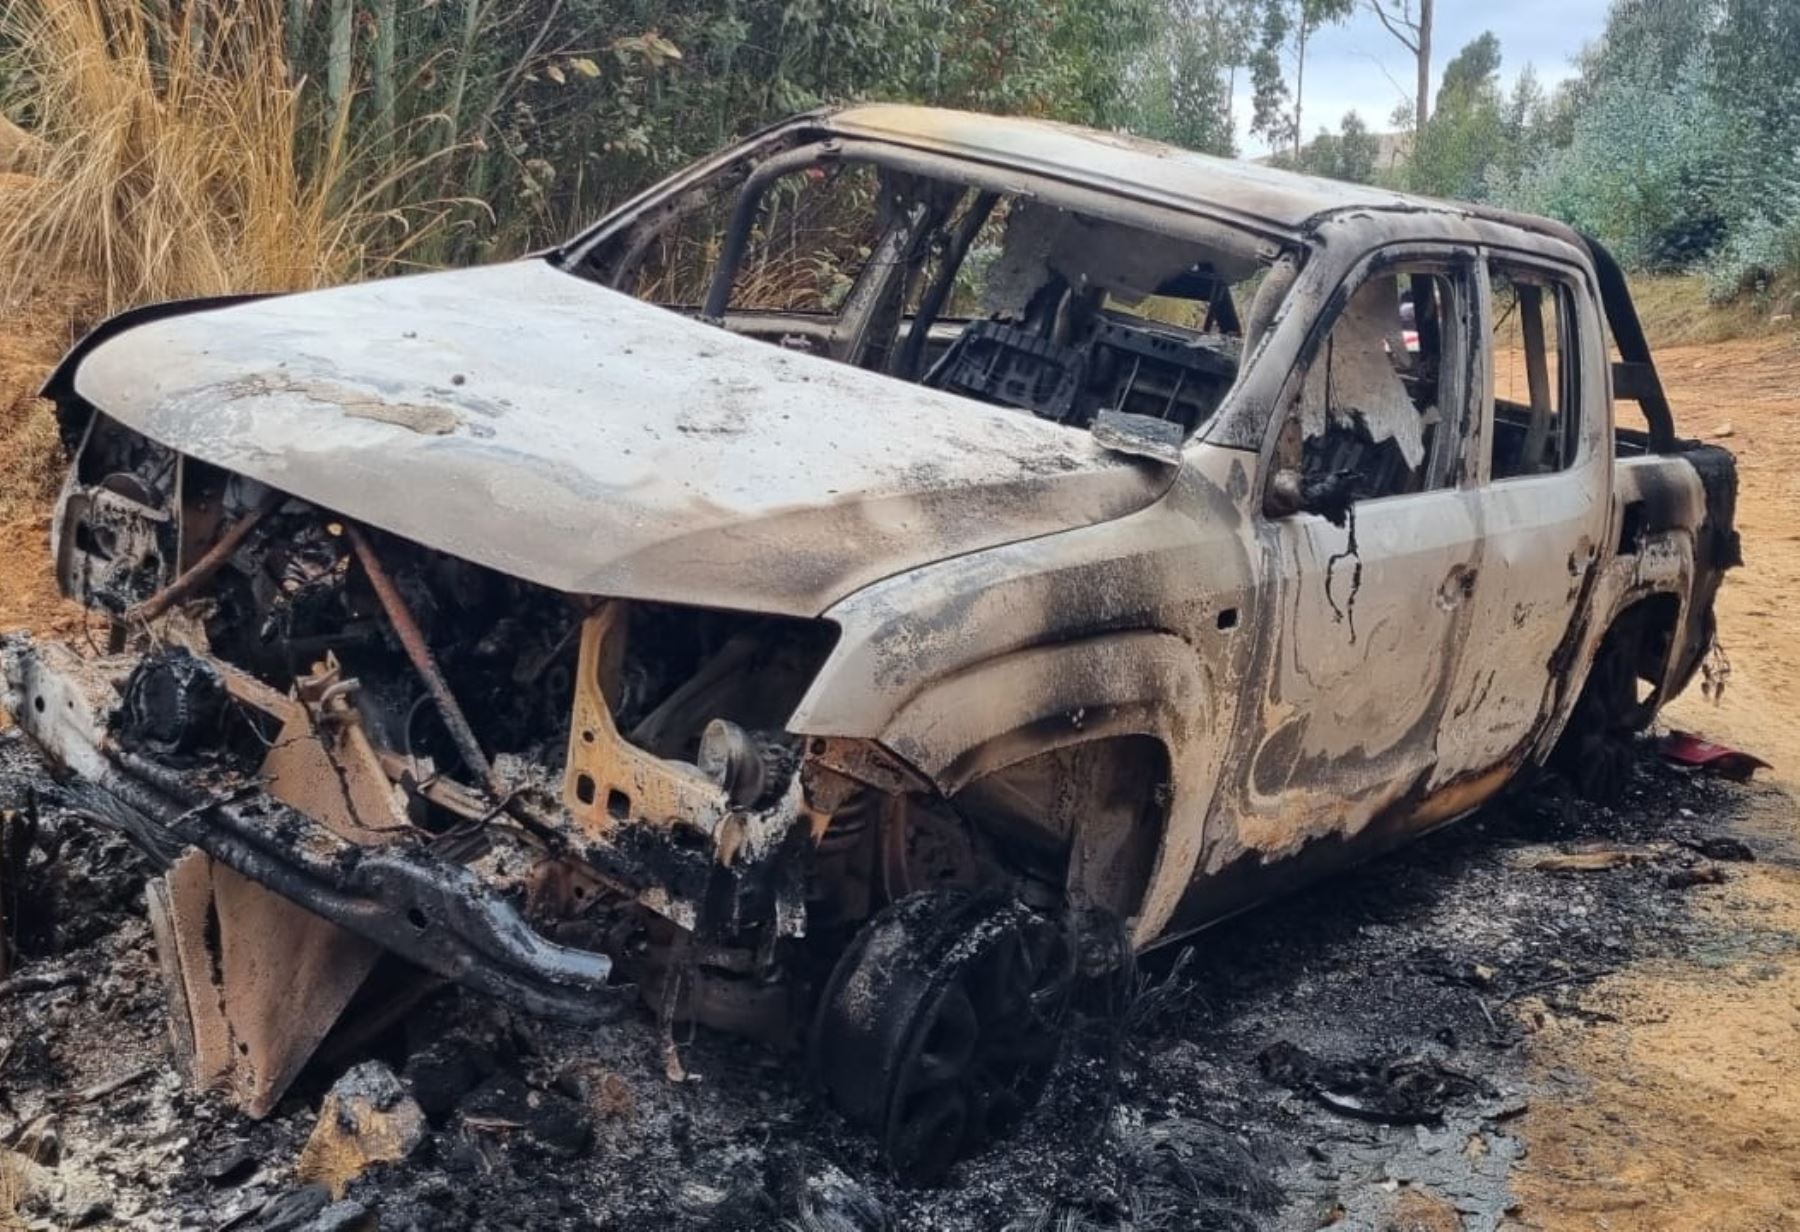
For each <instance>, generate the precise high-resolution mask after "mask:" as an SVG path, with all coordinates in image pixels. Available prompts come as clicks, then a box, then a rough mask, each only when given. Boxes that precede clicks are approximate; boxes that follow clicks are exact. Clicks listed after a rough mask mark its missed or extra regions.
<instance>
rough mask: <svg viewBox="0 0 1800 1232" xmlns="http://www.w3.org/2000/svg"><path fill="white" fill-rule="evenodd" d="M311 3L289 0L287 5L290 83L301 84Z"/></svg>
mask: <svg viewBox="0 0 1800 1232" xmlns="http://www.w3.org/2000/svg"><path fill="white" fill-rule="evenodd" d="M308 8H310V5H309V4H308V3H307V0H288V6H287V60H288V83H289V84H290V85H299V84H300V78H301V77H302V76H304V73H303V72H302V71H301V68H300V58H301V56H303V55H304V54H305V52H306V16H307V10H308Z"/></svg>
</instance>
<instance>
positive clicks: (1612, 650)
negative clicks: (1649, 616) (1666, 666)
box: [1551, 612, 1656, 804]
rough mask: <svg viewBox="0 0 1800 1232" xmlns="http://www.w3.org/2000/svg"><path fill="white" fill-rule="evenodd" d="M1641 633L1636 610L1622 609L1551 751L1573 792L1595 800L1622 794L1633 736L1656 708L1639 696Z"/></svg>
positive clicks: (1634, 749)
mask: <svg viewBox="0 0 1800 1232" xmlns="http://www.w3.org/2000/svg"><path fill="white" fill-rule="evenodd" d="M1642 637H1643V630H1642V628H1641V620H1640V619H1638V617H1637V613H1635V612H1628V613H1626V614H1625V616H1624V617H1622V618H1621V619H1620V620H1619V622H1618V623H1617V624H1615V625H1614V626H1613V628H1612V629H1611V630H1610V631H1609V632H1608V633H1607V635H1606V637H1605V638H1604V639H1603V640H1602V642H1601V643H1600V649H1599V650H1598V651H1597V652H1595V655H1594V665H1593V667H1592V668H1591V669H1589V671H1588V678H1587V681H1586V682H1585V683H1584V684H1583V685H1582V689H1581V696H1580V697H1579V698H1578V699H1577V700H1576V702H1575V709H1574V711H1573V712H1572V713H1571V714H1570V716H1569V725H1568V727H1567V728H1566V729H1565V730H1564V732H1563V735H1562V739H1561V740H1559V741H1558V742H1557V746H1556V750H1555V752H1554V753H1552V755H1551V764H1552V765H1554V766H1555V767H1556V769H1557V770H1559V771H1560V772H1561V773H1562V774H1563V776H1564V777H1565V778H1567V779H1568V780H1569V782H1570V783H1571V784H1573V786H1574V788H1575V790H1576V792H1578V793H1579V794H1580V795H1581V796H1582V798H1584V799H1587V800H1592V801H1594V802H1596V803H1599V804H1610V803H1613V802H1614V801H1617V800H1618V799H1619V798H1620V796H1622V795H1623V794H1624V792H1625V788H1626V785H1627V784H1629V783H1630V781H1631V770H1632V766H1633V765H1634V764H1635V762H1636V761H1637V735H1638V733H1639V732H1641V731H1643V730H1644V728H1645V727H1647V726H1648V725H1649V722H1650V719H1651V718H1652V717H1653V715H1654V714H1655V711H1656V706H1655V699H1654V697H1652V699H1651V700H1649V701H1644V700H1641V699H1640V698H1639V697H1638V676H1639V664H1638V659H1639V657H1640V654H1641V642H1642Z"/></svg>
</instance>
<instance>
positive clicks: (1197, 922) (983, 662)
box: [4, 106, 1737, 1177]
mask: <svg viewBox="0 0 1800 1232" xmlns="http://www.w3.org/2000/svg"><path fill="white" fill-rule="evenodd" d="M1615 351H1616V356H1617V357H1616V359H1615V358H1614V353H1615ZM46 394H47V396H48V397H50V398H52V399H53V400H54V401H55V403H56V405H57V407H58V409H59V411H60V415H61V423H62V425H63V429H64V433H65V437H66V440H67V443H68V446H69V448H70V450H71V452H72V456H73V470H72V472H71V474H70V477H69V480H68V484H67V487H66V489H65V490H64V493H63V495H62V498H61V503H60V506H59V511H58V516H57V519H56V524H55V530H54V550H55V558H56V566H57V569H58V572H59V577H60V579H61V584H62V585H63V587H64V588H65V589H66V590H67V592H68V593H69V594H70V595H72V596H75V597H77V598H78V599H80V600H81V601H82V602H83V603H85V604H86V605H87V606H88V607H89V608H90V609H92V611H93V612H94V613H96V614H97V615H98V616H99V617H100V618H102V621H101V623H103V624H104V626H105V631H104V632H103V633H101V632H99V631H96V632H95V636H93V637H91V638H90V639H89V641H88V644H85V645H84V644H55V643H45V642H34V641H32V640H30V639H27V638H22V637H15V638H13V639H11V640H9V641H8V642H6V643H5V646H4V681H5V699H4V700H5V705H6V708H7V710H8V711H9V712H10V713H11V714H12V715H13V716H14V717H15V718H16V720H17V722H18V723H19V724H20V725H21V726H22V727H23V728H24V729H25V730H26V731H27V732H28V733H29V735H30V736H31V737H32V739H33V740H34V741H35V742H36V743H37V744H38V745H40V746H41V747H42V748H43V749H44V750H45V752H46V753H47V754H48V755H49V756H50V758H51V759H52V760H53V761H54V762H55V763H56V764H58V765H60V766H61V767H63V768H64V769H65V770H66V772H67V773H66V775H65V778H64V786H63V788H62V790H63V792H64V796H63V801H62V802H63V804H64V805H65V806H66V807H68V808H70V809H73V810H75V811H77V812H79V813H81V814H83V815H85V816H88V817H91V818H93V819H94V820H96V821H98V822H102V823H104V824H108V825H111V826H115V827H118V828H120V829H122V830H124V831H126V832H128V833H129V834H131V835H132V836H133V837H134V838H135V839H136V840H137V841H138V842H139V843H140V844H141V845H142V846H143V847H144V848H145V849H146V850H147V851H149V852H151V853H152V854H153V855H154V856H155V857H156V859H157V860H158V861H159V862H160V864H161V866H162V867H163V868H164V870H165V871H164V873H163V875H162V876H161V877H160V878H159V879H158V880H157V881H156V882H154V883H153V885H152V892H151V894H150V896H149V897H150V911H151V915H152V922H153V925H154V927H155V931H156V936H157V938H158V943H159V945H158V948H159V951H160V957H161V960H162V962H163V964H164V967H165V970H166V973H167V976H168V981H169V985H170V1001H171V1021H172V1024H173V1031H174V1034H175V1037H176V1040H177V1043H178V1048H177V1051H178V1055H179V1056H180V1057H181V1059H182V1062H183V1064H184V1065H185V1066H186V1068H187V1069H188V1071H189V1072H190V1076H191V1077H192V1079H193V1080H194V1081H195V1082H197V1083H220V1084H225V1085H227V1086H228V1087H229V1088H230V1089H231V1090H232V1091H233V1092H234V1093H235V1095H236V1097H237V1098H238V1099H239V1100H240V1101H241V1102H242V1103H243V1104H244V1105H245V1106H246V1107H247V1108H248V1109H249V1110H250V1111H251V1112H253V1113H261V1112H264V1111H266V1110H267V1109H269V1108H270V1107H271V1106H272V1105H273V1102H274V1100H275V1099H276V1098H277V1097H278V1096H279V1094H280V1092H281V1091H282V1090H283V1089H284V1088H285V1087H286V1086H287V1084H288V1083H289V1082H290V1081H291V1080H292V1079H293V1078H294V1076H295V1074H296V1073H297V1071H298V1070H299V1068H300V1067H301V1066H302V1065H303V1064H304V1062H305V1061H306V1059H307V1058H308V1056H309V1055H310V1054H311V1053H312V1052H313V1051H314V1049H315V1048H316V1047H317V1046H318V1045H319V1043H320V1042H321V1040H322V1039H323V1038H324V1037H325V1036H326V1034H327V1033H328V1032H329V1031H331V1030H332V1029H333V1026H334V1023H337V1022H338V1021H339V1019H340V1018H343V1017H345V1013H346V1011H347V1010H353V1011H354V1012H355V1013H373V1014H376V1015H377V1016H379V1015H380V1013H382V1012H386V1013H388V1014H389V1015H391V1014H392V1013H394V1012H398V1011H396V1009H395V1006H396V1005H399V1004H401V1003H403V1002H404V998H405V995H407V994H406V991H405V990H407V989H410V988H415V987H417V986H419V985H420V984H421V983H422V982H428V981H430V980H437V981H439V982H441V981H444V980H449V981H457V982H460V983H461V984H463V985H466V986H468V987H470V988H472V989H475V990H478V991H480V992H482V993H486V994H490V995H492V996H495V997H498V998H502V999H504V1000H505V1001H507V1002H508V1003H510V1004H511V1005H513V1006H515V1007H517V1008H518V1009H520V1010H522V1011H525V1012H529V1013H534V1014H545V1015H558V1016H561V1017H564V1018H572V1019H576V1020H584V1019H595V1018H597V1017H599V1016H602V1015H606V1014H608V1013H612V1012H617V1011H619V1010H620V1009H621V1008H622V1007H625V1006H630V1005H636V1004H639V1003H642V1004H645V1005H647V1006H648V1009H649V1012H651V1013H654V1014H656V1015H657V1016H658V1017H659V1018H660V1020H661V1021H662V1023H663V1024H664V1025H665V1027H667V1026H669V1025H671V1024H676V1023H701V1024H707V1025H710V1026H712V1027H716V1028H720V1029H724V1030H730V1031H736V1032H741V1033H745V1034H748V1035H752V1036H755V1037H757V1038H760V1039H763V1040H766V1041H768V1042H769V1043H770V1044H771V1045H773V1046H776V1047H784V1048H793V1049H796V1050H798V1049H804V1051H805V1053H806V1058H807V1064H809V1065H810V1067H811V1069H812V1072H813V1073H814V1075H815V1076H816V1078H817V1080H818V1082H819V1083H820V1085H821V1088H822V1090H823V1091H824V1092H825V1093H826V1095H827V1096H828V1097H829V1098H830V1099H831V1100H832V1101H833V1102H834V1103H835V1104H836V1105H837V1107H839V1108H840V1109H841V1110H842V1111H843V1113H844V1114H845V1115H846V1116H847V1117H848V1118H849V1119H850V1120H852V1121H853V1122H855V1123H857V1124H859V1125H862V1126H865V1127H867V1128H868V1129H869V1130H870V1131H872V1132H873V1133H874V1134H876V1135H877V1136H878V1137H879V1138H880V1139H881V1141H882V1142H883V1143H884V1144H885V1147H886V1150H887V1151H888V1153H889V1156H890V1158H891V1159H892V1160H893V1162H894V1164H895V1166H896V1167H897V1168H899V1169H901V1170H903V1171H905V1172H906V1173H908V1174H910V1175H913V1176H920V1177H929V1176H931V1175H933V1174H935V1173H936V1172H938V1171H940V1170H941V1169H942V1168H943V1167H944V1166H945V1164H946V1163H948V1162H949V1160H950V1159H952V1158H953V1157H955V1156H956V1155H958V1154H960V1153H963V1152H965V1151H967V1150H968V1149H970V1148H972V1147H974V1146H975V1145H977V1144H978V1143H980V1142H981V1141H982V1140H983V1139H984V1138H986V1137H988V1136H989V1135H991V1134H993V1133H994V1132H996V1131H997V1130H998V1129H1000V1128H1003V1127H1004V1125H1005V1124H1006V1122H1007V1121H1008V1120H1009V1118H1011V1117H1013V1116H1015V1115H1016V1114H1017V1112H1018V1110H1019V1109H1020V1108H1021V1107H1022V1106H1023V1105H1024V1104H1025V1102H1026V1101H1027V1100H1029V1099H1030V1098H1031V1096H1032V1093H1033V1090H1034V1089H1035V1087H1036V1085H1037V1084H1038V1083H1039V1082H1040V1081H1041V1080H1042V1077H1043V1075H1044V1073H1045V1072H1046V1070H1047V1068H1048V1066H1049V1065H1050V1064H1051V1062H1052V1061H1053V1060H1054V1057H1055V1055H1056V1050H1057V1047H1058V1039H1059V1033H1060V1032H1061V1031H1062V1029H1063V1024H1064V1021H1065V1015H1066V1014H1068V1013H1069V1007H1070V1005H1071V1003H1072V1002H1075V1001H1077V1000H1082V999H1085V1000H1086V1001H1087V1002H1088V1003H1089V1004H1091V1005H1096V1006H1102V1007H1103V1006H1105V1005H1106V1004H1108V1003H1109V1000H1112V1001H1116V998H1117V995H1118V990H1119V985H1120V983H1121V980H1122V976H1121V973H1123V972H1128V971H1129V965H1130V962H1131V956H1132V954H1133V953H1134V952H1135V951H1137V950H1141V949H1143V948H1144V947H1148V946H1152V945H1155V944H1157V943H1159V942H1166V941H1168V940H1169V939H1171V938H1174V937H1178V936H1181V935H1183V934H1185V933H1188V932H1191V931H1192V930H1194V929H1196V928H1198V927H1199V926H1201V925H1204V924H1206V923H1207V922H1209V921H1214V920H1217V919H1219V918H1221V917H1223V916H1225V915H1227V914H1229V913H1231V912H1234V911H1237V910H1240V909H1242V908H1244V907H1246V906H1249V905H1251V904H1253V903H1256V902H1257V901H1259V900H1262V899H1265V898H1267V897H1269V896H1270V895H1272V894H1275V893H1277V892H1278V891H1281V890H1284V889H1286V888H1289V887H1292V886H1294V885H1296V884H1298V883H1300V882H1302V881H1304V880H1306V879H1307V878H1310V877H1313V876H1316V875H1318V874H1320V873H1322V872H1325V871H1327V870H1331V869H1336V868H1340V867H1342V866H1344V865H1346V864H1347V863H1349V862H1352V861H1356V860H1360V859H1363V858H1365V857H1367V856H1369V855H1371V854H1373V853H1376V852H1378V851H1380V850H1382V849H1384V848H1387V847H1390V846H1392V845H1394V844H1396V843H1399V842H1401V841H1403V840H1405V839H1407V838H1409V837H1411V836H1414V835H1417V834H1419V833H1421V832H1423V831H1426V830H1429V829H1431V828H1433V827H1435V826H1439V825H1442V824H1444V823H1446V822H1449V821H1452V820H1454V819H1456V818H1459V817H1462V816H1464V815H1466V814H1468V813H1469V812H1471V811H1472V810H1474V809H1475V808H1477V807H1478V806H1479V805H1481V804H1482V803H1483V801H1485V800H1487V799H1489V798H1490V797H1492V796H1493V795H1494V794H1495V793H1496V792H1498V791H1499V790H1500V789H1501V788H1502V787H1503V786H1505V785H1506V784H1507V783H1508V782H1509V781H1511V780H1513V779H1515V778H1516V777H1517V776H1519V775H1521V774H1522V773H1525V772H1527V771H1529V770H1531V769H1532V768H1534V767H1537V766H1541V765H1543V764H1545V763H1546V762H1553V761H1554V762H1560V763H1561V764H1562V765H1563V767H1564V768H1565V769H1566V771H1567V772H1568V774H1569V776H1570V777H1571V779H1572V780H1573V781H1574V782H1576V783H1577V784H1578V785H1579V787H1580V788H1581V789H1582V790H1585V791H1588V792H1594V793H1600V792H1605V791H1607V790H1608V789H1609V787H1610V786H1611V785H1613V784H1615V783H1616V782H1617V780H1618V778H1619V777H1620V775H1621V774H1623V773H1624V772H1625V771H1626V770H1627V769H1628V765H1627V759H1628V758H1629V756H1630V743H1631V736H1632V734H1633V733H1635V732H1637V731H1639V730H1641V729H1642V728H1644V727H1645V726H1646V725H1647V723H1648V722H1649V721H1650V719H1651V717H1652V715H1653V714H1654V713H1655V711H1656V709H1657V707H1658V705H1659V704H1660V703H1661V702H1662V701H1663V700H1665V699H1666V698H1668V697H1670V696H1672V695H1673V694H1674V693H1676V692H1677V691H1678V690H1680V689H1681V688H1682V687H1683V686H1684V685H1685V684H1686V683H1687V682H1688V680H1689V679H1690V678H1691V677H1692V676H1693V675H1694V674H1695V672H1696V671H1697V670H1698V668H1699V667H1700V665H1701V663H1702V660H1703V658H1704V657H1705V655H1706V653H1707V652H1708V650H1709V648H1710V647H1711V645H1712V642H1713V637H1714V624H1713V597H1714V593H1715V591H1716V589H1717V587H1718V585H1719V582H1720V579H1721V576H1722V574H1723V572H1724V571H1725V570H1726V569H1728V568H1730V567H1731V566H1733V565H1734V564H1736V563H1737V541H1736V536H1735V534H1734V532H1733V529H1732V517H1733V503H1734V499H1735V474H1734V469H1733V462H1732V459H1731V457H1730V455H1729V454H1727V453H1725V452H1723V451H1721V450H1719V449H1717V448H1715V447H1712V446H1703V445H1697V444H1694V443H1691V442H1685V441H1682V440H1679V439H1677V437H1676V434H1675V431H1674V428H1673V425H1672V423H1671V419H1670V414H1669V409H1668V406H1667V404H1666V402H1665V400H1664V398H1663V395H1662V392H1661V388H1660V385H1659V383H1658V379H1657V374H1656V370H1655V367H1654V365H1653V363H1652V361H1651V358H1650V355H1649V353H1648V350H1647V348H1646V345H1645V341H1644V338H1643V335H1642V332H1641V330H1640V328H1639V326H1638V323H1637V320H1636V317H1635V314H1634V313H1633V310H1632V306H1631V303H1630V300H1629V297H1628V294H1627V292H1626V289H1625V285H1624V282H1623V280H1622V278H1621V276H1620V273H1619V270H1618V268H1617V266H1616V265H1615V263H1614V262H1613V260H1612V259H1611V258H1610V257H1609V256H1608V255H1607V253H1606V252H1605V251H1604V250H1603V249H1602V248H1601V247H1600V246H1599V245H1597V244H1595V243H1593V242H1592V241H1589V240H1586V239H1584V238H1583V237H1582V236H1580V235H1578V234H1576V233H1574V232H1572V231H1570V230H1569V229H1567V228H1566V227H1563V226H1561V225H1559V224H1556V223H1553V222H1549V221H1546V220H1543V219H1537V218H1527V217H1519V216H1513V215H1508V214H1503V213H1499V212H1495V211H1492V210H1488V209H1479V208H1474V207H1466V206H1460V205H1453V204H1449V203H1443V202H1435V201H1427V200H1421V199H1416V198H1411V197H1405V196H1400V195H1396V194H1393V193H1389V192H1386V191H1382V190H1378V189H1373V188H1366V187H1357V186H1350V185H1344V184H1336V183H1328V182H1324V181H1319V180H1313V179H1308V178H1305V177H1300V176H1295V175H1289V174H1285V173H1281V172H1277V171H1274V170H1269V169H1265V168H1260V167H1255V166H1248V165H1244V164H1238V163H1232V162H1225V161H1220V160H1215V159H1211V158H1206V157H1202V156H1199V155H1195V154H1190V153H1185V152H1182V151H1179V150H1174V149H1169V148H1165V147H1161V146H1155V145H1151V144H1147V143H1144V142H1140V141H1137V140H1133V139H1130V138H1125V137H1121V136H1117V135H1111V134H1102V133H1094V132H1085V131H1080V130H1076V129H1072V128H1065V127H1061V126H1057V125H1052V124H1048V123H1042V122H1034V121H1027V120H1017V119H993V118H986V117H979V116H973V115H964V114H957V113H951V112H942V111H933V110H925V109H917V108H909V107H897V106H865V107H857V108H852V109H848V110H841V111H836V112H830V113H824V114H818V115H810V116H806V117H802V118H800V119H796V120H794V121H792V122H789V123H786V124H783V125H780V126H778V127H776V128H773V129H770V130H769V131H766V132H764V133H762V134H761V135H759V136H756V137H755V138H753V139H751V140H749V141H748V142H746V143H745V144H743V145H741V146H739V147H737V148H734V149H731V150H729V151H727V152H725V153H723V154H720V155H719V156H717V157H715V158H713V159H711V160H709V161H706V162H704V163H701V164H699V165H697V166H695V167H693V168H692V169H690V170H687V171H684V172H682V173H681V174H679V175H677V176H675V177H674V178H673V179H671V180H669V181H668V182H666V183H664V184H662V185H660V186H658V187H656V188H653V189H651V190H650V191H648V192H646V193H644V194H643V195H641V196H640V197H638V198H636V199H635V200H632V201H630V202H629V203H627V204H625V205H624V206H622V207H621V208H619V209H618V210H616V211H615V212H614V213H612V214H611V215H610V216H608V217H607V218H606V219H604V220H603V221H601V222H600V223H599V224H598V225H597V226H595V227H594V228H592V229H591V230H589V231H588V232H586V233H585V234H583V235H581V236H579V237H577V238H576V239H574V240H573V241H571V242H570V243H568V244H567V245H566V246H564V247H562V248H559V249H557V250H555V251H553V252H549V253H545V254H541V255H538V256H535V257H532V258H530V259H526V260H520V261H514V262H511V263H507V264H500V265H495V266H491V267H487V268H480V269H471V270H464V271H457V272H448V273H437V274H427V275H422V276H417V277H409V278H400V279H394V280H391V281H384V282H379V283H373V284H368V285H362V286H353V287H345V288H340V289H334V290H327V291H320V292H313V293H307V294H300V295H291V296H283V297H268V298H257V299H245V300H239V301H229V302H227V301H214V302H205V303H192V304H180V305H170V306H164V307H158V308H151V309H146V310H143V311H139V312H135V313H130V314H127V315H126V316H124V317H121V318H118V319H116V320H114V321H111V322H109V323H107V324H106V325H103V326H102V327H101V328H100V329H98V330H97V331H96V332H95V333H94V334H93V335H92V336H91V337H89V338H88V339H87V340H85V341H84V342H82V343H81V344H80V345H79V346H78V347H76V348H75V350H74V351H73V353H71V355H70V356H69V357H68V358H67V360H66V361H65V362H64V363H63V365H62V366H61V368H60V369H59V370H58V371H57V372H56V373H55V375H54V376H53V378H52V379H51V381H50V383H49V386H48V388H47V390H46ZM1615 398H1618V399H1620V400H1622V401H1624V402H1631V403H1635V404H1636V406H1637V407H1638V408H1639V409H1641V412H1642V414H1643V417H1644V420H1645V422H1644V425H1643V427H1642V428H1629V427H1615V425H1614V423H1613V406H1614V399H1615ZM358 1007H360V1008H358ZM371 1007H373V1008H371ZM384 1007H385V1008H384ZM351 1016H352V1017H353V1016H354V1013H353V1014H352V1015H351ZM346 1021H348V1019H346Z"/></svg>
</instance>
